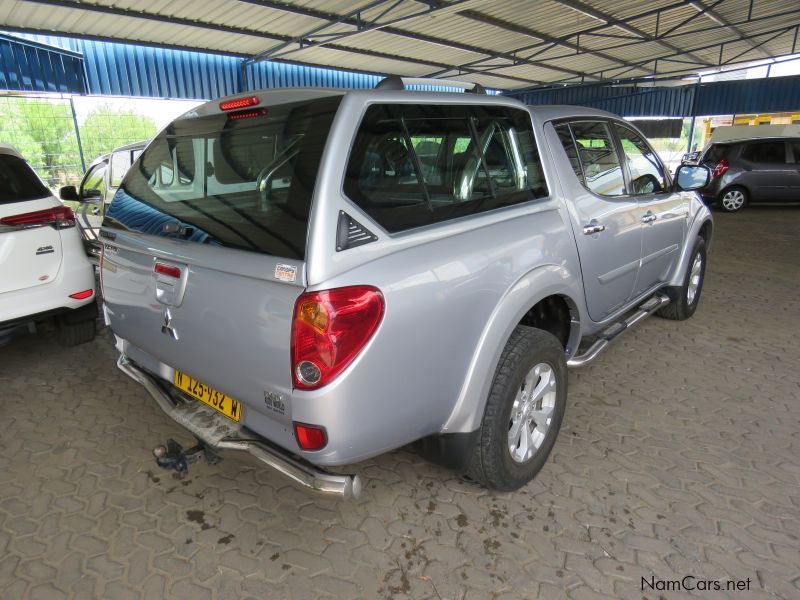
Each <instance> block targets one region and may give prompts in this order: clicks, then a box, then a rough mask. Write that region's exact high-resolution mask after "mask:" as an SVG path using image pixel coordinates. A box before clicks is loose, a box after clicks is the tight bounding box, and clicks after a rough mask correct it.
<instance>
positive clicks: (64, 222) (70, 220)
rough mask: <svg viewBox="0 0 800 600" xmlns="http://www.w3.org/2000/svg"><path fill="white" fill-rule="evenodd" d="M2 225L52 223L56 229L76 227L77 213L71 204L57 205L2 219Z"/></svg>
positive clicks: (17, 225)
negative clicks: (73, 210)
mask: <svg viewBox="0 0 800 600" xmlns="http://www.w3.org/2000/svg"><path fill="white" fill-rule="evenodd" d="M0 225H7V226H9V227H20V228H22V229H24V228H26V227H41V226H43V225H52V226H53V227H55V228H56V229H66V228H67V227H75V214H74V213H73V212H72V209H71V208H70V207H69V206H56V207H55V208H46V209H44V210H37V211H34V212H29V213H24V214H21V215H12V216H10V217H3V218H2V219H0Z"/></svg>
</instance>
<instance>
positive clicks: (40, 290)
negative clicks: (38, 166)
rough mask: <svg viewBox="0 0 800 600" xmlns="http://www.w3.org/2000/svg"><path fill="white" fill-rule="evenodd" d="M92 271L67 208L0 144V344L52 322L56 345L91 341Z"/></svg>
mask: <svg viewBox="0 0 800 600" xmlns="http://www.w3.org/2000/svg"><path fill="white" fill-rule="evenodd" d="M96 317H97V304H96V302H95V279H94V270H93V267H92V265H91V263H90V262H89V259H88V257H87V255H86V252H85V250H84V247H83V242H82V239H81V235H80V232H79V230H78V228H77V227H76V224H75V215H74V214H73V212H72V209H71V208H70V207H68V206H66V205H64V204H63V203H62V202H61V201H60V200H58V199H57V198H56V197H55V196H53V194H52V193H51V192H50V190H49V189H48V188H47V186H45V184H44V183H43V182H42V181H41V179H39V177H38V176H37V175H36V173H34V171H33V169H31V167H30V166H29V165H28V164H27V163H26V162H25V160H24V159H23V158H22V156H21V155H20V154H19V153H18V152H17V151H16V150H15V149H14V148H12V147H10V146H4V145H0V340H2V339H5V338H7V337H8V335H9V334H10V332H11V331H13V330H15V329H16V328H18V327H20V326H24V325H28V324H30V323H37V322H41V321H45V320H54V321H55V324H56V329H57V337H58V340H59V341H60V342H61V343H62V344H64V345H67V346H74V345H77V344H80V343H83V342H88V341H90V340H92V339H93V338H94V336H95V327H96V323H95V320H96Z"/></svg>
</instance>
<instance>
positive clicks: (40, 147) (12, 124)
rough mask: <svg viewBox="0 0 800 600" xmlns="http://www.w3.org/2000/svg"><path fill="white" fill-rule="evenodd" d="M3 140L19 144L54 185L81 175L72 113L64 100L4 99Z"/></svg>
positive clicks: (1, 116)
mask: <svg viewBox="0 0 800 600" xmlns="http://www.w3.org/2000/svg"><path fill="white" fill-rule="evenodd" d="M0 140H1V141H2V142H3V143H8V144H11V145H12V146H14V147H16V148H17V150H19V151H20V153H21V154H22V156H24V157H25V159H26V160H27V161H28V162H30V164H31V165H33V167H34V168H35V169H36V171H37V172H38V173H39V175H40V176H41V177H42V179H44V180H45V181H46V182H47V183H48V185H50V186H51V187H57V186H58V185H60V184H62V183H63V182H65V181H66V180H68V179H72V178H74V177H75V176H76V174H77V175H80V171H81V165H80V156H79V154H78V145H77V137H76V135H75V128H74V124H73V120H72V112H71V109H70V107H69V104H68V103H67V102H65V101H64V100H60V99H55V100H51V99H45V98H30V99H28V98H5V99H3V102H2V103H0Z"/></svg>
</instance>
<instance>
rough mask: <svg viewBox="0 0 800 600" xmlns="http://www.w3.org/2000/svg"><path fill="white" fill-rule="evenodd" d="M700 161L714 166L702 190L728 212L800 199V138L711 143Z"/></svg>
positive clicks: (705, 196)
mask: <svg viewBox="0 0 800 600" xmlns="http://www.w3.org/2000/svg"><path fill="white" fill-rule="evenodd" d="M697 161H698V162H699V163H700V164H704V165H707V166H708V167H710V168H711V169H713V170H712V172H711V173H712V174H711V181H710V183H709V184H708V185H707V186H705V187H704V188H703V189H702V190H700V193H701V194H702V196H703V198H704V199H705V200H706V201H707V202H709V203H716V204H717V206H718V207H719V208H720V209H721V210H723V211H725V212H736V211H739V210H741V209H743V208H744V207H745V206H747V204H748V203H750V202H800V138H772V139H768V138H758V139H748V140H738V141H730V142H719V143H712V144H711V145H709V146H708V148H706V149H705V150H704V152H703V153H702V155H701V156H699V157H698V159H697Z"/></svg>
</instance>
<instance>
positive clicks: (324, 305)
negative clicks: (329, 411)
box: [292, 285, 384, 390]
mask: <svg viewBox="0 0 800 600" xmlns="http://www.w3.org/2000/svg"><path fill="white" fill-rule="evenodd" d="M383 312H384V300H383V294H381V292H380V290H378V289H377V288H374V287H371V286H366V285H358V286H352V287H343V288H336V289H333V290H323V291H319V292H306V293H305V294H303V295H302V296H300V297H299V298H298V299H297V301H296V302H295V305H294V318H293V320H292V379H293V380H294V385H295V387H297V388H300V389H306V390H310V389H315V388H318V387H322V386H323V385H325V384H327V383H329V382H330V381H332V380H333V379H335V378H336V376H337V375H339V373H341V372H342V371H343V370H344V369H345V368H347V365H349V364H350V363H351V362H352V361H353V359H354V358H355V357H356V356H357V355H358V353H359V352H360V351H361V349H362V348H364V346H365V345H366V343H367V342H368V341H369V339H370V338H371V337H372V335H373V334H374V333H375V330H376V329H377V328H378V325H379V324H380V322H381V319H382V318H383Z"/></svg>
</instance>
